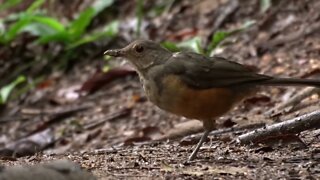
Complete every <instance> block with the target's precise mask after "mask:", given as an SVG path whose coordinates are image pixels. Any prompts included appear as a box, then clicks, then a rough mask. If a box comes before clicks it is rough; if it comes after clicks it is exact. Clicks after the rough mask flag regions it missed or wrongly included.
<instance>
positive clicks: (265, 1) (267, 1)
mask: <svg viewBox="0 0 320 180" xmlns="http://www.w3.org/2000/svg"><path fill="white" fill-rule="evenodd" d="M271 4H272V2H271V0H260V11H261V12H262V13H264V12H266V11H267V10H268V9H269V8H270V7H271Z"/></svg>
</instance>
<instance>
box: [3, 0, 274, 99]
mask: <svg viewBox="0 0 320 180" xmlns="http://www.w3.org/2000/svg"><path fill="white" fill-rule="evenodd" d="M177 2H178V1H175V0H168V1H154V2H150V1H145V0H136V1H133V3H129V5H127V7H122V8H127V9H128V14H125V15H124V14H121V13H119V12H118V9H119V8H116V7H117V6H121V5H122V4H125V3H124V1H114V0H95V1H85V0H79V1H70V2H69V1H53V0H51V1H45V0H33V1H32V0H26V1H22V0H2V2H1V4H0V45H1V49H0V55H1V60H0V66H1V68H0V76H1V77H2V78H1V79H2V80H1V82H0V95H1V96H0V104H5V103H6V102H7V100H9V97H11V96H9V95H10V94H11V92H12V91H13V90H14V89H15V88H17V87H18V90H17V91H16V92H15V94H14V95H12V97H13V98H14V97H19V96H20V95H21V94H25V93H26V92H28V91H29V90H30V89H32V88H34V87H36V86H37V84H39V83H41V82H42V81H43V80H45V79H46V77H47V76H48V75H49V74H52V73H53V72H56V71H58V72H63V73H65V72H68V71H69V70H70V69H71V68H72V67H73V65H74V64H75V63H78V62H81V61H90V60H94V59H101V58H102V53H103V51H104V50H105V49H107V47H110V46H113V43H112V42H113V41H114V39H119V38H120V39H122V40H123V41H125V42H126V43H127V42H129V41H132V40H134V39H137V38H148V39H150V38H151V39H155V38H152V37H150V34H149V35H146V32H145V30H146V29H148V28H149V30H148V31H149V32H152V31H151V30H150V28H151V29H152V26H151V25H150V24H147V23H146V21H144V20H147V19H149V18H154V19H156V17H158V16H161V14H164V13H166V12H168V10H169V9H170V8H171V7H172V6H173V5H174V3H177ZM126 4H128V3H126ZM130 4H133V5H134V7H130ZM260 4H261V11H266V9H268V7H270V1H268V0H263V1H261V3H260ZM128 6H129V7H128ZM130 9H133V11H132V12H131V11H130ZM128 17H129V18H128ZM130 17H131V18H130ZM161 21H165V19H164V20H163V19H162V20H161ZM160 23H162V24H163V25H164V26H165V22H160ZM253 24H254V21H251V20H249V21H245V22H244V23H243V24H242V25H240V26H239V27H236V28H233V29H232V30H228V31H216V32H214V33H213V34H212V35H210V36H211V37H210V38H209V41H207V40H205V39H204V38H203V37H201V36H193V37H190V38H184V39H182V40H179V39H178V40H175V41H170V40H167V38H164V37H161V38H162V39H160V38H158V39H155V40H156V41H159V42H161V43H162V45H163V46H164V47H166V48H168V49H170V50H171V51H179V50H185V49H187V50H192V51H195V52H198V53H202V54H205V55H213V54H214V53H215V49H217V48H218V47H219V46H220V45H221V42H223V41H224V40H225V39H226V38H228V37H230V36H232V35H234V34H236V33H239V32H241V31H244V30H246V29H248V28H249V27H251V25H253ZM120 31H121V32H120ZM168 39H170V38H168ZM120 42H121V41H120ZM105 59H107V58H105ZM103 69H110V67H103Z"/></svg>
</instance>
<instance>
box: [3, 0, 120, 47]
mask: <svg viewBox="0 0 320 180" xmlns="http://www.w3.org/2000/svg"><path fill="white" fill-rule="evenodd" d="M44 2H45V1H44V0H36V1H35V2H33V3H32V4H31V6H30V7H29V8H28V9H27V10H26V11H25V12H22V13H19V14H15V15H11V19H16V22H15V23H13V24H12V25H11V26H10V27H9V28H8V30H7V31H4V32H2V33H1V34H0V43H2V44H8V43H10V42H11V41H12V40H14V39H15V38H16V37H17V36H18V35H19V34H20V33H22V32H28V33H30V34H32V35H34V36H36V37H38V39H37V41H36V42H37V43H41V44H46V43H50V42H62V43H64V44H65V45H66V47H67V48H75V47H77V46H79V45H82V44H85V43H90V42H93V41H96V40H98V39H100V38H102V37H114V36H115V35H116V34H117V32H118V31H117V30H116V29H117V25H118V23H115V22H112V23H110V24H109V25H107V26H106V27H104V28H102V30H99V31H94V32H93V33H87V32H86V29H87V27H88V26H89V25H90V23H91V22H92V20H93V18H94V17H95V16H96V15H97V14H99V13H100V12H101V11H102V10H103V9H104V8H106V7H109V6H111V5H112V3H113V0H96V1H95V2H94V3H93V5H92V6H91V7H89V8H87V9H86V10H84V11H83V12H81V13H80V14H79V16H78V17H77V18H76V19H75V20H74V21H71V22H69V23H68V24H66V25H64V24H62V23H61V22H59V20H57V19H55V18H53V17H49V16H46V15H45V14H44V13H43V12H41V11H40V10H39V8H40V6H41V5H42V4H43V3H44ZM3 21H5V20H2V22H3ZM110 29H112V30H110ZM82 38H85V40H83V39H82Z"/></svg>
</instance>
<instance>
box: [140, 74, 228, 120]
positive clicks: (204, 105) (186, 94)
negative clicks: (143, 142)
mask: <svg viewBox="0 0 320 180" xmlns="http://www.w3.org/2000/svg"><path fill="white" fill-rule="evenodd" d="M144 89H145V92H146V94H147V97H148V98H149V100H150V101H151V102H153V103H154V104H156V105H157V106H158V107H160V108H161V109H164V110H166V111H169V112H171V113H174V114H178V115H182V116H185V117H187V118H195V119H208V118H214V117H216V116H220V115H222V114H224V113H225V111H226V109H229V108H231V106H232V105H233V102H234V101H233V99H232V92H231V91H229V90H228V89H225V88H214V89H205V90H197V89H192V88H190V87H188V86H187V85H186V84H185V83H183V82H182V81H181V80H180V78H179V77H178V76H176V75H168V76H163V77H161V78H159V79H157V80H156V81H144Z"/></svg>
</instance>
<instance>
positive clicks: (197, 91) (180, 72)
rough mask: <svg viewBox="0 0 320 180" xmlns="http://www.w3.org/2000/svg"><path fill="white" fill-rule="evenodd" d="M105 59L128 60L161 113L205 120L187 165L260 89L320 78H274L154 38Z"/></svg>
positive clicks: (309, 82) (312, 83)
mask: <svg viewBox="0 0 320 180" xmlns="http://www.w3.org/2000/svg"><path fill="white" fill-rule="evenodd" d="M104 54H105V55H109V56H113V57H122V58H125V59H127V60H128V61H129V62H130V63H131V64H132V65H133V67H134V69H135V70H136V72H137V73H138V75H139V77H140V81H141V83H142V85H143V89H144V91H145V94H146V96H147V98H148V99H149V101H151V102H152V103H153V104H155V105H156V106H157V107H159V108H160V109H162V110H164V111H167V112H170V113H173V114H176V115H179V116H183V117H186V118H189V119H197V120H200V121H202V123H203V128H204V132H203V135H202V136H201V138H200V140H199V142H198V143H197V145H196V147H195V148H194V150H193V152H192V153H191V155H190V156H189V158H188V161H193V160H194V159H195V158H196V156H197V153H198V151H199V149H200V147H201V146H202V144H203V143H204V141H205V140H206V139H207V136H208V135H209V133H210V131H212V130H214V129H215V128H216V119H217V118H219V117H220V116H222V115H224V114H225V113H227V112H229V111H230V110H231V109H233V107H234V106H236V105H237V104H239V103H240V102H241V101H242V100H244V99H245V98H246V97H249V96H251V95H253V94H254V93H256V92H257V91H258V90H259V87H260V86H314V87H320V80H317V79H299V78H290V77H272V76H269V75H264V74H259V73H257V72H255V71H254V70H252V69H250V68H248V67H247V66H245V65H242V64H239V63H237V62H235V61H231V60H227V59H225V58H223V57H220V56H212V57H208V56H205V55H202V54H198V53H195V52H188V51H185V52H183V51H182V52H171V51H169V50H168V49H166V48H164V47H162V46H161V45H160V44H158V43H156V42H153V41H151V40H135V41H133V42H132V43H130V44H128V45H127V46H125V47H123V48H121V49H111V50H107V51H105V52H104Z"/></svg>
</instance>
